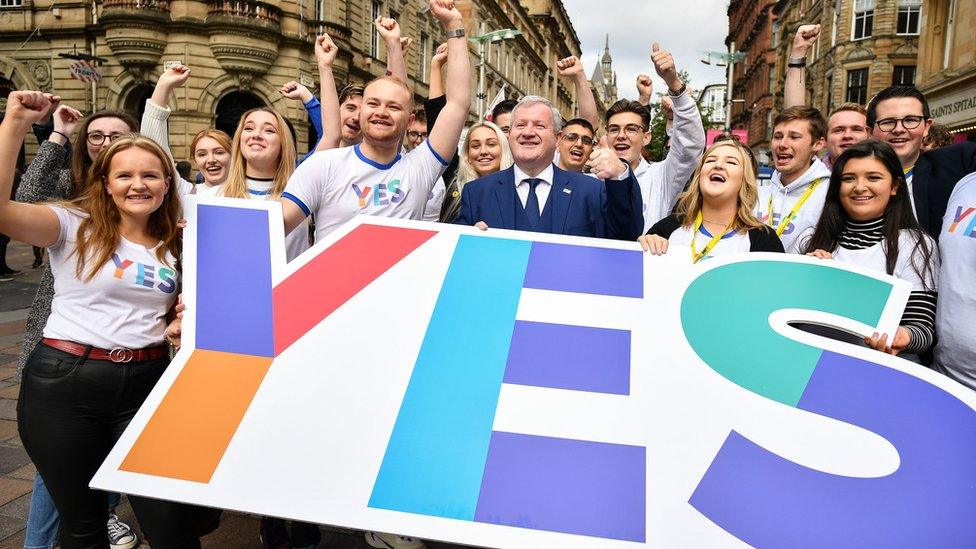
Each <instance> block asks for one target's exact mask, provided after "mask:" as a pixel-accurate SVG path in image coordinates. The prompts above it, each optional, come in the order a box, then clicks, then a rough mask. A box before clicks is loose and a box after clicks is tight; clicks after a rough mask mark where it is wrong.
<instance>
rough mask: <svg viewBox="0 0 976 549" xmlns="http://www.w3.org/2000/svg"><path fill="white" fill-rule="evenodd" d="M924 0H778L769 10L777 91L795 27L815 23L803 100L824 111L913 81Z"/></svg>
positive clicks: (778, 94) (863, 101) (780, 90)
mask: <svg viewBox="0 0 976 549" xmlns="http://www.w3.org/2000/svg"><path fill="white" fill-rule="evenodd" d="M928 3H929V0H925V2H924V4H923V2H922V0H779V1H778V2H777V3H776V6H775V9H774V15H775V17H776V22H775V24H774V30H773V32H774V38H773V41H774V43H775V48H776V69H775V73H774V77H773V79H772V84H773V86H774V88H773V89H774V93H775V95H776V97H777V98H779V99H781V98H782V96H783V88H784V84H785V81H786V68H787V67H786V64H787V62H788V58H789V55H790V50H791V49H792V45H793V36H794V35H795V33H796V29H797V28H798V27H799V26H800V25H803V24H809V23H819V24H820V25H821V30H820V37H819V39H818V40H817V43H816V44H815V46H814V48H813V50H812V51H811V53H810V55H809V57H808V59H807V81H806V84H807V92H806V102H807V104H810V105H813V106H814V107H816V108H818V109H820V111H821V112H823V113H825V114H826V113H829V112H830V111H831V110H832V109H833V108H834V107H836V106H838V105H840V104H841V103H844V102H847V101H852V102H855V103H861V104H863V105H866V104H867V102H868V100H870V98H871V97H873V96H874V95H875V94H876V93H878V92H879V91H881V90H882V89H884V88H886V87H888V86H891V85H892V84H906V85H914V84H915V81H916V65H917V57H918V37H919V31H920V29H921V26H920V22H921V17H922V14H923V12H925V11H926V9H927V7H928V6H927V5H928Z"/></svg>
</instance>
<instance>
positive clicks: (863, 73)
mask: <svg viewBox="0 0 976 549" xmlns="http://www.w3.org/2000/svg"><path fill="white" fill-rule="evenodd" d="M847 101H850V102H851V103H860V104H861V105H863V104H865V103H867V101H868V70H867V69H854V70H850V71H847Z"/></svg>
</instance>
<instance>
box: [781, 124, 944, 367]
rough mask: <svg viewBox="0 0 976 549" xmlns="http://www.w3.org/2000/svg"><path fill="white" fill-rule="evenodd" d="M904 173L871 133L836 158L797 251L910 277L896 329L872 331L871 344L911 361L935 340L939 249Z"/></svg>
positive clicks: (868, 341)
mask: <svg viewBox="0 0 976 549" xmlns="http://www.w3.org/2000/svg"><path fill="white" fill-rule="evenodd" d="M906 187H907V185H906V183H905V174H904V172H903V171H902V169H901V164H900V163H899V160H898V155H897V154H896V152H895V150H894V149H892V147H891V146H890V145H888V144H887V143H885V142H883V141H879V140H877V139H868V140H866V141H862V142H860V143H857V144H855V145H852V146H851V147H850V148H848V149H847V150H846V151H844V153H843V154H841V155H840V157H838V158H837V159H836V160H835V161H834V167H833V172H832V173H831V176H830V187H829V188H828V189H827V196H826V199H825V201H824V208H823V212H822V213H821V215H820V220H819V221H818V222H817V225H816V226H815V227H812V228H810V229H808V230H806V231H805V232H804V233H802V234H801V235H800V236H799V237H798V238H797V240H796V244H795V249H794V250H793V251H794V252H797V253H806V254H807V255H811V256H814V257H819V258H821V259H837V260H839V261H846V262H850V263H855V264H858V265H861V266H863V267H867V268H870V269H874V270H877V271H882V272H885V273H888V274H889V275H893V276H896V277H898V278H901V279H903V280H907V281H909V282H911V283H912V285H913V288H912V293H911V296H910V297H909V299H908V305H907V307H906V308H905V314H904V315H903V316H902V322H901V326H899V327H898V330H897V331H896V332H895V333H894V334H880V335H879V334H874V335H873V336H872V337H868V338H865V344H867V345H870V346H871V347H873V348H875V349H877V350H879V351H882V352H886V353H890V354H893V355H897V354H900V353H903V356H904V355H907V356H906V358H909V359H910V360H915V361H919V360H920V359H919V357H918V356H917V355H920V354H922V353H924V352H926V351H928V350H929V348H931V346H932V343H933V340H934V338H935V304H936V299H937V297H938V294H937V289H938V272H939V266H938V261H939V260H938V255H937V254H936V245H935V241H934V240H933V239H932V238H931V237H929V236H928V235H926V234H925V232H924V231H923V230H922V227H921V226H920V225H919V224H918V221H916V219H915V215H914V214H913V213H912V206H911V199H910V198H909V194H908V192H907V190H906Z"/></svg>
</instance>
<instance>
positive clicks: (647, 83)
mask: <svg viewBox="0 0 976 549" xmlns="http://www.w3.org/2000/svg"><path fill="white" fill-rule="evenodd" d="M653 94H654V82H653V81H652V80H651V77H650V76H648V75H646V74H638V75H637V102H638V103H640V104H641V105H644V106H645V107H646V106H648V105H650V104H651V96H652V95H653Z"/></svg>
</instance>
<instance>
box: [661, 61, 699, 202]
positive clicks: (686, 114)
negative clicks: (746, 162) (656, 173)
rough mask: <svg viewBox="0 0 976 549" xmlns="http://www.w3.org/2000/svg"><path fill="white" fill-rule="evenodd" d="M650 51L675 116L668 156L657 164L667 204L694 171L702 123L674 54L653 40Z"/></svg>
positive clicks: (672, 200) (672, 199) (696, 105)
mask: <svg viewBox="0 0 976 549" xmlns="http://www.w3.org/2000/svg"><path fill="white" fill-rule="evenodd" d="M651 52H652V53H651V60H652V61H654V70H655V71H657V75H658V76H660V77H661V79H662V80H664V83H665V85H667V87H668V96H669V97H670V98H671V103H672V107H671V109H672V111H673V117H674V132H672V135H671V149H670V150H669V151H668V156H667V158H665V159H664V161H663V162H660V164H661V168H659V169H663V170H664V172H663V174H662V179H661V181H662V183H663V184H665V185H666V187H665V189H664V197H665V203H666V204H668V207H669V208H670V207H671V206H672V205H673V204H674V200H675V198H676V197H677V196H678V193H680V192H681V190H682V189H683V188H684V185H685V182H687V181H688V179H689V178H690V177H691V175H692V173H694V171H695V166H696V164H697V163H698V157H699V156H701V154H702V152H704V151H705V127H704V126H703V125H702V119H701V113H700V112H698V104H697V103H695V99H694V98H693V97H691V92H690V90H687V89H685V84H684V82H682V81H681V79H680V78H678V70H677V67H676V66H675V63H674V58H673V57H672V56H671V54H670V53H669V52H667V51H663V50H662V49H661V47H660V46H659V45H658V44H657V43H656V42H655V43H654V45H653V46H652V47H651Z"/></svg>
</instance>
